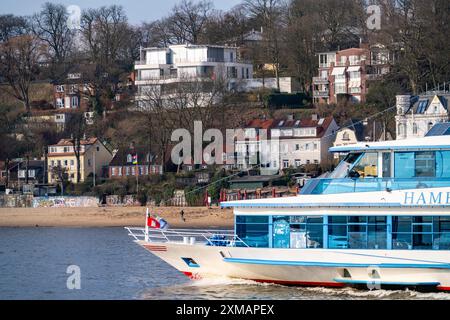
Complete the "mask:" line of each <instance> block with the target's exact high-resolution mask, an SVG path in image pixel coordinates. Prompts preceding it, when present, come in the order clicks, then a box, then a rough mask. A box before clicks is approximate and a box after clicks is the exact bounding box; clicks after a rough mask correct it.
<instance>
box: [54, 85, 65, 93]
mask: <svg viewBox="0 0 450 320" xmlns="http://www.w3.org/2000/svg"><path fill="white" fill-rule="evenodd" d="M56 92H59V93H61V92H64V86H61V85H59V86H56Z"/></svg>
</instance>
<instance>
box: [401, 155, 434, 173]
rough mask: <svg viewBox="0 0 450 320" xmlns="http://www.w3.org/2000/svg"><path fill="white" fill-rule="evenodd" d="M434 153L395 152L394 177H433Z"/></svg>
mask: <svg viewBox="0 0 450 320" xmlns="http://www.w3.org/2000/svg"><path fill="white" fill-rule="evenodd" d="M435 176H436V153H435V152H434V151H417V152H396V153H395V177H396V178H415V177H435Z"/></svg>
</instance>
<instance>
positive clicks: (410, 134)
mask: <svg viewBox="0 0 450 320" xmlns="http://www.w3.org/2000/svg"><path fill="white" fill-rule="evenodd" d="M449 100H450V93H448V92H432V93H426V94H424V95H419V96H411V95H398V96H397V102H396V106H397V115H396V117H395V122H396V127H397V140H402V139H410V138H420V137H424V136H425V135H426V134H427V132H428V131H430V129H431V128H432V127H433V126H434V125H435V124H437V123H441V122H447V121H449V113H448V106H449Z"/></svg>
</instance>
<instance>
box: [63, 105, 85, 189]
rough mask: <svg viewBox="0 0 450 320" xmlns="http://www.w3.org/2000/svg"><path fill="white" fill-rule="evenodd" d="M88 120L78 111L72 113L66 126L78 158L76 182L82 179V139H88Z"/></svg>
mask: <svg viewBox="0 0 450 320" xmlns="http://www.w3.org/2000/svg"><path fill="white" fill-rule="evenodd" d="M86 131H87V126H86V120H85V118H84V114H83V113H82V112H77V113H74V114H72V116H71V117H70V120H69V122H68V124H67V126H66V132H67V133H68V134H70V142H71V143H72V147H73V152H74V155H75V159H76V167H77V170H76V182H77V183H79V182H80V180H81V162H80V158H81V152H82V149H81V145H82V140H85V139H86Z"/></svg>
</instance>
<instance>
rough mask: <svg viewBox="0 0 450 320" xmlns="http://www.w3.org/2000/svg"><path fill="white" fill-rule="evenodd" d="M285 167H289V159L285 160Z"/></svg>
mask: <svg viewBox="0 0 450 320" xmlns="http://www.w3.org/2000/svg"><path fill="white" fill-rule="evenodd" d="M283 168H284V169H286V168H289V160H283Z"/></svg>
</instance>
